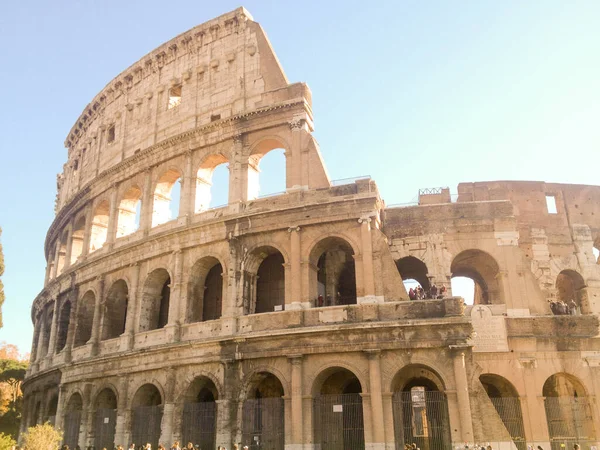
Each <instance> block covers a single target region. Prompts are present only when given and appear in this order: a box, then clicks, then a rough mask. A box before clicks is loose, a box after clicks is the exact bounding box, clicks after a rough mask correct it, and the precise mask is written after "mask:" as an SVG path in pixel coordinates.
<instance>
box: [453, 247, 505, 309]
mask: <svg viewBox="0 0 600 450" xmlns="http://www.w3.org/2000/svg"><path fill="white" fill-rule="evenodd" d="M450 271H451V272H452V279H453V280H454V278H456V277H463V278H468V279H470V280H472V282H473V286H474V287H473V302H472V304H473V305H492V304H502V303H504V300H503V298H502V293H501V287H500V281H499V277H498V275H499V273H500V268H499V267H498V263H496V260H495V259H494V258H493V257H492V256H491V255H490V254H488V253H486V252H483V251H481V250H465V251H463V252H460V253H459V254H458V255H456V257H455V258H454V260H453V261H452V265H451V266H450ZM457 282H458V284H457ZM454 286H457V287H458V288H459V289H464V290H465V292H466V293H468V292H469V283H468V282H466V280H457V281H454V284H453V287H454ZM452 294H453V295H456V293H455V292H454V289H453V290H452ZM467 300H468V299H466V298H465V303H467V304H468V302H467Z"/></svg>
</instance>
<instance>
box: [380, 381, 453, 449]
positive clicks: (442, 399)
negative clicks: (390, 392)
mask: <svg viewBox="0 0 600 450" xmlns="http://www.w3.org/2000/svg"><path fill="white" fill-rule="evenodd" d="M392 410H393V415H394V436H395V440H396V449H403V448H404V444H413V443H414V444H417V447H418V448H420V449H421V450H451V449H452V440H451V439H452V438H451V435H450V419H449V415H448V400H447V399H446V395H445V394H444V393H443V392H438V391H425V390H421V391H412V392H411V391H404V392H396V393H394V396H393V398H392Z"/></svg>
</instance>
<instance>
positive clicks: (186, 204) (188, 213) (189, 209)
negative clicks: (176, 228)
mask: <svg viewBox="0 0 600 450" xmlns="http://www.w3.org/2000/svg"><path fill="white" fill-rule="evenodd" d="M195 180H196V177H195V176H193V174H192V152H191V151H187V152H186V153H185V169H184V173H183V186H181V187H182V189H181V199H180V201H179V204H180V205H181V207H180V208H179V217H184V216H185V217H187V219H188V224H189V223H190V221H191V219H192V216H193V215H194V206H195V205H194V203H195V201H194V197H195V196H194V189H193V188H194V185H195V184H196V183H194V181H195Z"/></svg>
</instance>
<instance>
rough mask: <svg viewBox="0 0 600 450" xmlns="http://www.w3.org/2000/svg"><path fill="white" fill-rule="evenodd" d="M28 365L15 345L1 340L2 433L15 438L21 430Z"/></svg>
mask: <svg viewBox="0 0 600 450" xmlns="http://www.w3.org/2000/svg"><path fill="white" fill-rule="evenodd" d="M27 365H28V362H27V361H26V360H23V359H22V357H21V355H20V354H19V349H18V348H17V347H16V346H15V345H12V344H7V343H6V342H4V341H2V342H0V433H7V434H9V435H10V436H12V437H13V438H16V437H17V434H18V432H19V424H20V421H21V410H22V406H23V405H22V403H23V402H22V398H23V394H22V392H21V383H22V382H23V379H24V378H25V372H26V370H27Z"/></svg>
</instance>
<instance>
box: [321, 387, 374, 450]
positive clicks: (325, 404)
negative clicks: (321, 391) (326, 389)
mask: <svg viewBox="0 0 600 450" xmlns="http://www.w3.org/2000/svg"><path fill="white" fill-rule="evenodd" d="M313 428H314V433H315V445H316V448H320V449H321V450H364V448H365V427H364V420H363V404H362V396H361V395H360V394H338V395H320V396H318V397H315V399H314V401H313Z"/></svg>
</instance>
